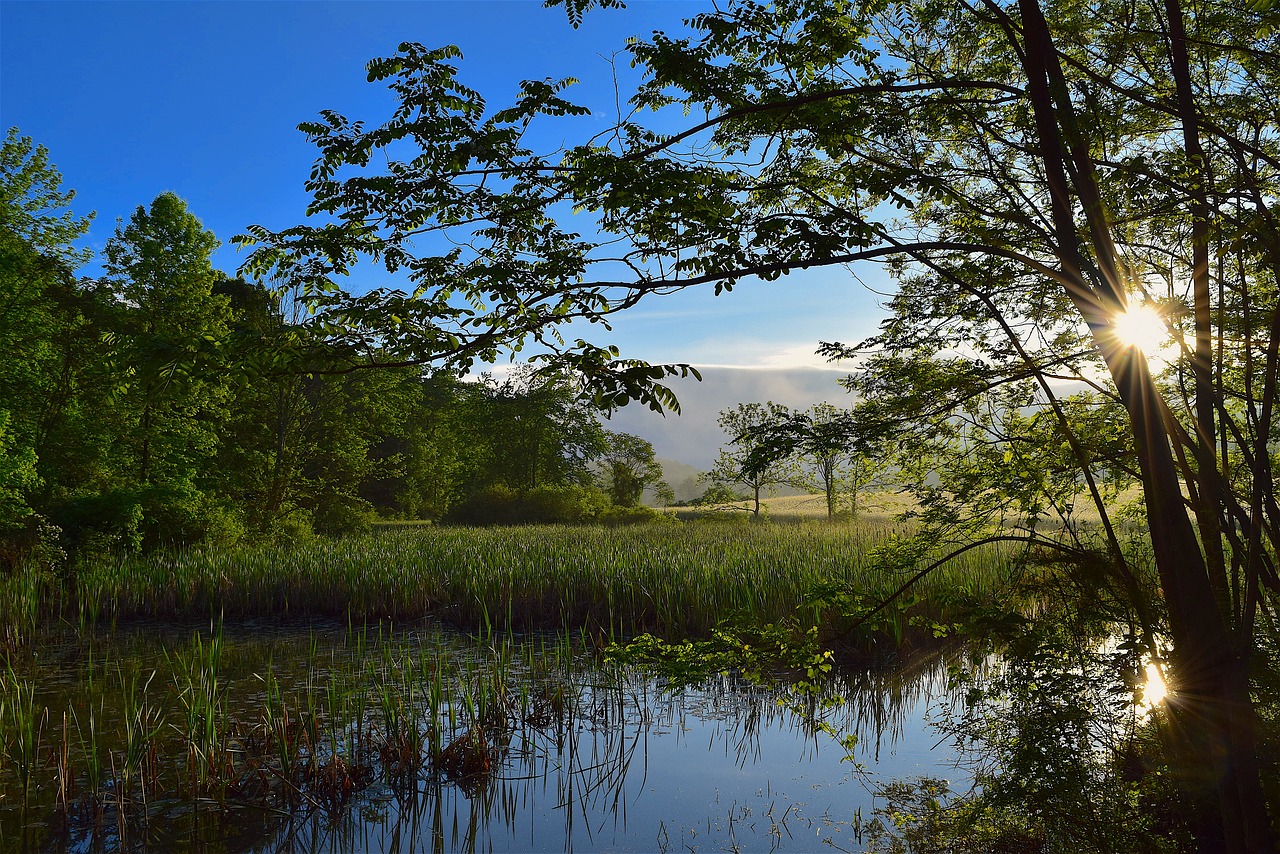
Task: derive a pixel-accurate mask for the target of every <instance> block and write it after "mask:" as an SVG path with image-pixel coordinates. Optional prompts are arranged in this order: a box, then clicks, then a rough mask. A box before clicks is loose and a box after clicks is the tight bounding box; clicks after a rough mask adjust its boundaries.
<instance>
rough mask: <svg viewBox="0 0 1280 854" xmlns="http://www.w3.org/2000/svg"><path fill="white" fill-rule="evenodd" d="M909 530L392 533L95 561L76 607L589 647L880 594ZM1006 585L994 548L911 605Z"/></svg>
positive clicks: (896, 581) (891, 582) (700, 631)
mask: <svg viewBox="0 0 1280 854" xmlns="http://www.w3.org/2000/svg"><path fill="white" fill-rule="evenodd" d="M908 533H909V531H908V530H907V529H906V528H904V527H903V526H901V525H899V524H897V523H887V522H882V521H863V522H853V523H846V524H840V525H831V524H825V523H821V524H819V523H810V524H797V525H777V526H774V525H747V524H709V525H698V524H665V525H653V526H640V527H634V528H586V527H554V526H553V527H527V528H488V529H463V528H443V527H423V528H417V529H408V530H405V529H399V530H389V531H384V532H381V533H378V534H375V535H372V536H366V537H360V538H351V539H344V540H323V541H313V542H309V543H304V544H299V545H289V546H285V545H276V546H259V547H253V548H237V549H231V550H222V551H191V552H187V553H183V554H177V555H166V556H162V557H157V558H152V559H135V560H126V561H122V562H119V563H115V564H111V565H102V566H96V567H92V568H89V569H86V570H85V571H84V572H83V573H82V578H81V581H80V589H81V591H82V595H81V597H80V602H79V607H80V609H81V612H82V613H86V614H90V615H91V617H92V616H96V617H97V618H98V619H99V620H106V619H110V620H111V621H113V622H114V621H117V620H121V619H126V620H127V619H132V618H137V617H141V616H148V617H163V618H180V619H190V618H201V617H207V616H208V615H209V614H211V613H218V612H222V613H224V614H225V615H226V616H227V618H242V617H262V616H268V615H292V616H303V615H323V616H334V617H339V618H344V619H348V620H351V621H354V622H356V623H361V622H366V621H376V620H380V619H393V620H396V621H405V620H411V619H418V618H422V617H425V616H432V617H435V618H438V619H441V620H443V621H445V622H446V623H449V624H452V625H456V626H458V627H462V628H466V629H470V630H476V629H483V628H484V627H486V626H488V627H490V628H497V629H512V630H515V631H528V630H544V629H551V630H555V629H560V628H564V627H585V628H587V629H588V630H589V631H590V632H591V633H592V635H593V636H594V637H596V638H597V639H598V641H599V642H600V643H601V644H603V643H605V642H607V641H610V640H613V639H615V637H619V636H634V635H637V634H640V633H643V632H651V633H655V634H661V635H663V636H665V637H671V638H681V637H696V636H706V635H707V634H708V633H709V632H710V631H711V630H712V629H713V628H715V626H717V625H718V624H719V623H720V622H722V621H723V620H725V619H726V618H741V619H742V620H745V621H750V622H756V623H769V622H776V621H778V620H781V619H783V618H785V617H787V616H788V615H790V614H792V613H793V612H794V611H795V610H796V608H797V607H799V606H801V605H802V604H803V603H804V602H806V601H808V600H809V599H810V598H811V593H812V591H813V590H814V589H815V588H816V587H820V586H830V585H839V586H842V587H843V588H845V589H847V590H850V591H855V592H858V593H859V594H865V595H866V596H868V597H874V596H876V595H880V594H885V595H887V594H888V593H889V592H891V591H893V590H895V589H896V588H897V587H898V586H899V585H900V584H901V582H902V580H903V579H904V578H905V577H906V575H907V574H908V572H907V570H906V569H904V568H902V567H896V566H895V565H894V562H893V561H886V560H885V559H884V557H883V553H884V552H885V551H886V550H891V549H892V548H893V547H894V544H895V543H896V542H898V541H899V540H900V539H901V538H903V537H904V536H906V535H907V534H908ZM1007 574H1008V561H1007V559H1006V556H1005V554H1004V553H1002V552H1001V551H1000V549H998V548H997V547H991V548H985V549H978V550H975V551H973V552H969V553H967V554H966V555H964V556H963V557H962V558H960V559H958V560H957V561H954V562H953V563H952V564H950V565H949V566H947V567H945V568H943V569H940V570H938V571H937V572H936V573H934V574H933V575H931V576H930V577H929V578H927V579H925V580H924V581H923V582H921V584H920V585H919V587H918V588H917V591H916V593H917V599H919V600H922V601H923V600H929V599H932V598H935V596H934V594H936V593H939V592H941V591H946V592H947V595H974V596H977V595H990V594H992V593H993V592H994V591H995V590H996V589H998V587H999V586H1000V584H1001V583H1003V581H1004V580H1005V579H1006V577H1007ZM91 617H90V618H91Z"/></svg>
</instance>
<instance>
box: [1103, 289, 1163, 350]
mask: <svg viewBox="0 0 1280 854" xmlns="http://www.w3.org/2000/svg"><path fill="white" fill-rule="evenodd" d="M1111 331H1112V334H1114V335H1115V336H1116V340H1117V341H1118V342H1120V345H1121V346H1123V347H1129V348H1132V349H1136V350H1141V351H1142V352H1143V354H1145V355H1146V356H1147V357H1148V358H1152V357H1155V356H1162V355H1163V354H1164V351H1166V350H1167V349H1169V348H1168V342H1169V327H1168V326H1166V325H1165V322H1164V317H1163V315H1161V314H1160V312H1159V311H1157V310H1156V308H1155V306H1153V305H1151V304H1150V303H1141V304H1134V305H1131V306H1129V308H1128V309H1127V310H1126V311H1125V312H1124V313H1123V314H1118V315H1116V317H1115V320H1113V321H1112V322H1111Z"/></svg>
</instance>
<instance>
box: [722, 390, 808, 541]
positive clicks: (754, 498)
mask: <svg viewBox="0 0 1280 854" xmlns="http://www.w3.org/2000/svg"><path fill="white" fill-rule="evenodd" d="M789 414H790V413H789V410H788V409H787V407H785V406H783V405H782V404H780V403H774V402H772V401H770V402H769V403H739V404H738V405H737V406H735V407H734V408H732V409H726V410H723V411H722V412H721V413H720V417H719V418H718V419H717V421H718V422H719V424H720V429H722V430H724V433H725V436H726V437H727V439H728V441H727V442H726V443H725V444H724V445H723V446H722V447H721V448H720V455H719V456H717V457H716V462H715V465H713V466H712V467H711V470H710V471H709V472H707V474H706V479H707V480H708V481H710V482H711V483H714V484H720V485H723V486H726V487H729V488H730V489H732V488H733V487H734V486H740V487H743V488H744V489H746V490H747V499H748V500H749V501H750V502H751V506H750V507H748V508H747V509H748V510H749V511H750V512H751V517H752V518H753V519H759V518H760V496H761V495H762V494H764V495H772V494H774V493H775V492H776V491H777V488H778V487H780V486H794V485H796V484H797V483H801V482H802V481H803V479H804V478H803V475H802V473H801V471H800V468H799V466H798V465H796V462H795V460H794V459H793V458H792V457H790V456H774V457H772V458H771V459H768V460H766V461H764V462H763V463H762V464H761V463H757V462H755V461H756V460H757V459H758V458H759V449H760V441H761V440H760V430H761V428H763V427H765V426H767V425H769V424H771V423H774V422H777V421H779V420H781V419H784V418H786V417H788V415H789Z"/></svg>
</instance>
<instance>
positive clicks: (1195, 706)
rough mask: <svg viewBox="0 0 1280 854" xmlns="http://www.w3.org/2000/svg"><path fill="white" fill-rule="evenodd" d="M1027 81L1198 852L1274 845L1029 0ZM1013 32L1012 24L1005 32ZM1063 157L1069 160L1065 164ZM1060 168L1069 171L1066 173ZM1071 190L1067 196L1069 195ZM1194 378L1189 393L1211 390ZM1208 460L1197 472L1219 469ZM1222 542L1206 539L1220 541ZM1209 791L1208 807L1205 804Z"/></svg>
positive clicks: (1194, 552)
mask: <svg viewBox="0 0 1280 854" xmlns="http://www.w3.org/2000/svg"><path fill="white" fill-rule="evenodd" d="M1019 9H1020V11H1021V17H1022V29H1023V38H1024V43H1025V51H1024V52H1023V57H1024V70H1025V71H1026V74H1027V90H1028V95H1029V98H1030V100H1031V105H1032V108H1033V113H1034V119H1035V124H1036V131H1037V133H1038V136H1039V143H1040V156H1041V159H1042V162H1043V164H1044V169H1045V178H1046V181H1047V183H1048V187H1049V193H1050V199H1051V204H1052V215H1053V221H1054V232H1055V244H1056V245H1055V246H1054V249H1055V251H1056V253H1057V255H1058V258H1059V261H1060V262H1061V264H1062V268H1063V273H1064V274H1066V278H1067V279H1068V281H1069V282H1071V285H1070V286H1069V287H1068V296H1069V297H1070V298H1071V300H1072V301H1073V302H1074V303H1075V305H1076V306H1077V307H1078V308H1079V310H1080V313H1081V316H1082V318H1083V319H1084V321H1085V322H1086V323H1087V324H1088V325H1089V327H1090V329H1091V331H1092V333H1093V336H1094V339H1095V341H1096V343H1097V346H1098V348H1099V350H1100V352H1101V354H1102V356H1103V358H1104V360H1105V361H1106V363H1107V367H1108V369H1109V370H1110V372H1111V375H1112V378H1113V379H1114V380H1115V383H1116V388H1117V389H1118V390H1119V392H1120V396H1121V399H1122V400H1123V401H1124V404H1125V408H1126V410H1127V411H1128V414H1129V421H1130V425H1131V427H1132V429H1133V435H1134V443H1135V450H1136V453H1137V458H1138V465H1139V469H1140V474H1141V480H1142V488H1143V498H1144V501H1145V503H1146V509H1147V520H1148V524H1149V525H1150V529H1151V545H1152V549H1153V552H1154V555H1155V561H1156V568H1157V570H1158V572H1159V576H1160V583H1161V587H1162V588H1163V593H1164V598H1165V601H1166V603H1167V605H1168V610H1169V627H1170V631H1171V632H1172V634H1173V651H1172V664H1173V668H1172V675H1173V681H1172V684H1171V686H1170V687H1171V689H1172V691H1173V693H1172V695H1171V697H1170V699H1169V709H1170V712H1171V718H1172V721H1173V724H1174V732H1173V740H1172V744H1171V747H1173V749H1174V752H1175V754H1176V755H1175V756H1174V757H1173V758H1174V759H1175V761H1176V762H1177V764H1178V765H1179V766H1180V767H1179V771H1180V774H1181V776H1182V781H1183V784H1184V785H1183V790H1184V791H1186V792H1187V794H1189V795H1191V797H1192V799H1193V801H1194V802H1197V803H1193V804H1189V806H1190V807H1192V809H1193V810H1195V815H1194V816H1193V819H1192V823H1193V826H1194V828H1195V833H1196V836H1197V839H1198V841H1199V843H1200V845H1201V850H1204V851H1216V850H1230V851H1240V852H1249V854H1253V852H1259V854H1261V853H1262V852H1266V854H1272V852H1274V850H1275V847H1274V844H1273V843H1272V841H1271V830H1270V823H1269V821H1268V818H1267V812H1266V801H1265V798H1264V797H1263V793H1262V785H1261V781H1260V779H1259V777H1258V765H1257V756H1256V748H1255V741H1254V727H1255V720H1254V710H1253V706H1252V703H1251V701H1250V697H1249V686H1248V670H1247V667H1248V662H1247V660H1246V659H1244V658H1243V657H1242V656H1238V655H1237V653H1236V650H1238V649H1243V650H1245V651H1246V652H1247V649H1248V645H1247V644H1238V643H1236V642H1235V640H1236V639H1235V638H1234V637H1233V635H1232V632H1231V630H1230V628H1229V626H1228V624H1227V622H1226V619H1225V617H1224V615H1223V612H1222V610H1221V608H1220V607H1219V604H1218V601H1217V599H1216V598H1215V596H1214V589H1213V585H1212V584H1211V583H1210V580H1209V569H1208V565H1207V564H1206V561H1205V557H1204V552H1202V550H1201V549H1202V546H1201V543H1200V541H1199V539H1198V538H1197V536H1196V530H1195V527H1194V526H1193V525H1192V522H1191V519H1190V518H1189V517H1188V515H1187V512H1186V510H1185V508H1184V506H1183V498H1182V484H1181V482H1180V480H1179V477H1178V471H1177V468H1176V466H1175V464H1174V459H1173V451H1172V449H1171V447H1170V444H1169V442H1170V429H1171V428H1172V427H1173V426H1174V425H1172V424H1171V423H1168V422H1167V420H1166V419H1168V420H1170V421H1171V419H1172V416H1171V415H1169V414H1168V413H1167V412H1166V411H1165V405H1164V402H1163V400H1162V399H1161V398H1160V396H1159V390H1158V389H1157V388H1156V386H1155V383H1154V382H1153V380H1152V378H1151V375H1150V372H1149V371H1148V368H1147V363H1146V359H1145V357H1144V356H1143V355H1142V354H1141V353H1139V352H1137V351H1134V350H1122V349H1120V348H1118V347H1117V346H1116V345H1115V343H1114V341H1113V338H1112V333H1111V322H1112V318H1113V316H1114V314H1115V313H1116V312H1119V311H1121V310H1122V309H1123V308H1124V307H1125V305H1126V301H1127V296H1126V294H1125V293H1124V290H1123V287H1124V285H1123V277H1122V276H1121V275H1120V273H1119V270H1118V264H1117V258H1116V253H1115V249H1114V245H1113V242H1112V240H1111V232H1110V228H1111V226H1110V223H1109V222H1108V221H1107V218H1106V212H1105V207H1104V205H1103V204H1102V199H1101V197H1100V194H1099V191H1098V185H1097V183H1096V178H1095V177H1094V174H1093V162H1092V159H1091V156H1090V153H1089V149H1088V146H1087V144H1086V141H1085V139H1084V136H1083V134H1082V132H1081V129H1080V127H1079V126H1078V124H1077V122H1076V117H1075V114H1074V108H1073V107H1072V103H1071V99H1070V94H1069V91H1068V89H1067V85H1066V82H1065V79H1064V75H1063V73H1062V67H1061V64H1060V60H1059V57H1058V53H1057V50H1056V48H1055V47H1054V45H1053V41H1052V37H1051V35H1050V33H1049V28H1048V24H1047V23H1046V21H1045V19H1044V14H1043V12H1042V10H1041V9H1040V6H1039V4H1038V2H1036V0H1019ZM1011 35H1012V31H1011ZM1068 163H1070V168H1068ZM1068 176H1070V177H1068ZM1073 190H1074V193H1073V192H1072V191H1073ZM1077 202H1078V209H1079V210H1080V211H1081V212H1082V213H1083V216H1084V219H1085V223H1086V225H1087V232H1086V233H1087V234H1088V236H1089V241H1090V249H1091V250H1092V254H1091V255H1089V254H1086V253H1085V252H1084V251H1082V247H1081V245H1080V237H1079V232H1078V230H1077V221H1076V214H1075V211H1076V210H1077ZM1210 391H1211V390H1210V389H1209V388H1206V387H1197V393H1198V394H1200V393H1205V394H1208V393H1210ZM1217 474H1218V472H1217V468H1216V461H1215V465H1214V467H1213V469H1212V470H1211V471H1206V472H1202V474H1201V476H1202V477H1203V478H1210V479H1212V478H1216V477H1217ZM1220 547H1221V544H1220V543H1217V542H1215V543H1212V544H1209V548H1210V549H1213V548H1220ZM1215 796H1216V800H1217V810H1216V816H1214V815H1213V813H1214V812H1215V811H1214V810H1212V809H1211V808H1206V802H1212V800H1213V799H1214V798H1215Z"/></svg>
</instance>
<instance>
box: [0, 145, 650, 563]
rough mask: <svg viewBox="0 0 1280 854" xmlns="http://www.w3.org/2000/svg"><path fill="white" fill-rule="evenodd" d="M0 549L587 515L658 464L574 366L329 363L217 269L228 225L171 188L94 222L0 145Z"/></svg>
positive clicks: (45, 175)
mask: <svg viewBox="0 0 1280 854" xmlns="http://www.w3.org/2000/svg"><path fill="white" fill-rule="evenodd" d="M0 168H2V171H0V194H2V197H0V225H2V226H3V227H2V228H0V555H2V556H3V559H4V561H5V562H6V563H8V564H10V565H15V564H16V563H17V562H18V561H19V560H21V559H22V558H23V557H26V556H30V553H31V552H32V551H33V550H38V549H60V550H62V551H64V552H70V553H73V554H79V555H84V554H90V553H102V552H110V551H119V550H128V551H137V550H152V549H156V548H161V547H166V546H178V545H193V544H198V543H215V544H226V543H230V542H234V541H237V540H241V539H243V538H246V537H256V538H261V537H273V536H301V535H305V534H307V533H309V532H313V531H314V532H318V533H322V534H344V533H349V532H353V531H359V530H363V529H366V528H368V526H369V525H370V523H371V521H372V520H374V519H375V518H378V517H379V516H382V517H390V518H401V519H452V520H458V521H468V522H520V521H577V520H582V519H595V518H608V517H610V516H611V514H612V517H614V518H616V517H619V516H625V515H626V514H627V512H630V513H633V514H634V513H637V512H639V511H638V510H637V509H636V508H638V507H639V505H640V498H641V495H642V493H643V491H644V490H645V489H646V488H648V487H651V486H653V485H655V484H657V483H658V482H659V481H660V478H661V469H660V467H658V466H657V464H656V462H655V460H654V452H653V447H652V445H651V444H650V443H648V442H647V441H645V440H644V439H641V438H639V437H636V436H629V435H626V434H618V433H612V432H610V431H607V430H606V429H604V427H603V426H602V425H601V422H600V419H599V415H600V410H599V408H598V407H597V406H595V405H594V404H593V403H592V402H591V400H590V399H588V398H586V397H584V396H583V395H581V394H580V389H579V388H577V387H576V386H575V383H574V381H573V380H572V379H571V378H570V377H569V375H568V374H566V373H563V372H558V371H550V372H545V371H544V372H541V373H539V372H536V371H534V370H533V369H532V368H528V367H523V368H517V369H516V370H514V371H512V372H511V373H509V374H506V375H504V376H502V377H496V376H493V375H484V376H482V377H481V378H479V379H478V380H475V381H472V380H467V379H464V378H463V377H461V376H460V372H459V371H456V370H455V371H433V370H430V369H427V368H421V367H417V366H402V367H387V368H385V369H383V370H377V371H363V370H351V369H350V366H349V365H345V364H334V363H331V362H328V361H326V359H325V348H326V347H327V346H329V343H330V342H328V341H327V340H326V336H325V327H324V326H323V325H309V324H308V323H307V322H306V321H307V320H308V319H309V318H310V311H309V309H308V308H307V307H306V306H304V305H303V304H302V303H301V302H300V301H299V300H297V299H296V298H295V296H296V295H295V294H293V293H291V292H290V291H289V290H288V289H276V288H272V287H271V286H269V285H268V284H264V283H261V282H255V281H249V280H246V279H244V278H239V277H234V276H228V275H227V274H225V273H223V272H222V271H220V270H217V269H215V267H214V266H213V264H212V261H211V256H212V253H213V252H214V250H215V249H216V248H217V247H218V245H219V244H218V240H217V238H216V237H215V236H214V234H213V233H212V232H210V231H209V230H208V229H206V228H204V227H203V225H202V224H201V222H200V220H199V219H198V218H197V217H196V216H195V215H194V214H193V213H192V212H191V211H190V210H188V208H187V205H186V203H185V202H184V201H183V200H182V199H180V198H178V197H177V196H176V195H174V194H173V193H162V194H160V195H159V196H157V197H156V198H155V199H154V200H153V201H152V202H151V203H150V204H149V205H147V206H145V207H144V206H139V207H138V208H137V209H136V210H135V211H134V212H133V214H132V215H131V216H130V217H129V219H128V220H127V221H125V222H121V223H119V225H118V227H117V228H116V230H115V232H114V234H113V236H112V237H111V238H110V239H109V240H108V241H107V244H106V249H105V252H104V257H103V259H102V273H101V275H100V276H97V277H93V278H86V277H78V276H77V275H76V270H77V268H79V267H80V266H82V265H83V264H85V263H86V262H87V261H89V260H90V253H89V252H88V251H86V250H82V249H77V248H76V247H75V241H76V240H77V239H78V238H80V237H81V236H83V235H84V234H85V233H86V232H87V231H88V228H89V225H90V220H91V217H80V216H76V215H75V214H74V213H72V212H71V210H70V204H71V202H72V200H73V198H74V192H72V191H69V190H64V189H63V188H62V178H61V175H60V174H59V173H58V171H57V169H56V168H55V167H54V166H53V165H52V164H50V162H49V156H48V152H47V151H46V150H45V149H44V148H43V147H41V146H38V145H35V144H34V143H33V141H32V140H31V139H29V138H27V137H23V136H21V135H20V134H19V133H18V131H17V130H16V129H12V130H10V131H9V132H8V135H7V136H6V138H5V140H4V143H3V149H2V150H0Z"/></svg>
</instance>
